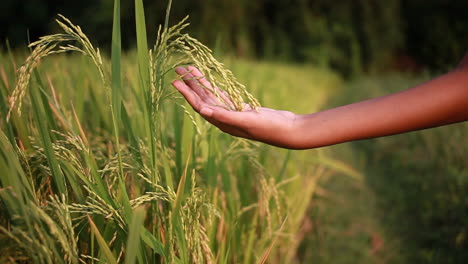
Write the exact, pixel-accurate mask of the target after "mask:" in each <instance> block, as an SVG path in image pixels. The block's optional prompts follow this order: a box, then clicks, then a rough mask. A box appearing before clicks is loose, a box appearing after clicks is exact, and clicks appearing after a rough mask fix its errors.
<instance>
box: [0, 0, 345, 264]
mask: <svg viewBox="0 0 468 264" xmlns="http://www.w3.org/2000/svg"><path fill="white" fill-rule="evenodd" d="M115 4H116V5H115V10H114V11H115V12H114V15H115V16H114V28H113V45H112V53H111V56H110V57H111V59H110V60H109V59H108V56H104V55H102V54H101V53H100V52H99V51H98V50H97V49H95V48H94V47H93V46H92V44H91V42H89V41H88V40H87V38H86V37H85V35H84V33H83V32H81V28H79V27H76V26H74V25H72V24H71V22H69V21H66V20H63V21H64V22H65V23H66V24H63V25H65V26H66V27H65V28H64V29H65V31H66V32H67V34H68V35H56V37H55V39H50V38H49V39H48V40H50V42H47V43H43V44H45V46H44V49H42V51H43V52H45V53H44V54H42V53H41V50H39V51H38V54H39V55H36V56H33V57H32V58H33V62H28V61H27V62H26V64H25V65H26V66H25V67H26V68H23V69H24V70H23V74H21V70H20V71H19V72H20V74H19V75H17V74H15V73H16V72H18V69H20V65H23V64H24V59H23V58H22V57H21V56H18V57H16V56H15V54H9V55H8V54H1V62H2V63H1V65H0V73H1V77H2V81H1V85H0V96H1V97H0V109H1V121H0V125H1V128H2V131H1V135H0V143H1V155H0V165H1V166H0V174H1V175H0V182H1V188H2V189H1V190H0V195H1V197H2V203H1V207H2V210H1V213H0V221H1V224H2V225H1V230H0V240H2V241H8V243H2V246H1V247H0V251H1V252H2V258H3V259H2V260H5V261H14V260H18V261H25V262H32V263H79V262H85V263H94V262H100V263H104V262H105V263H123V262H125V263H134V262H135V261H138V262H139V263H262V262H264V261H266V260H268V263H291V262H292V261H293V260H294V259H295V256H296V251H297V248H298V246H299V244H300V242H301V240H300V239H297V238H296V236H297V234H298V233H299V232H301V231H300V230H301V225H302V221H303V219H304V218H305V217H307V208H308V206H309V204H310V202H311V198H312V196H313V194H314V192H315V190H316V187H317V182H318V180H319V179H320V177H321V176H322V175H324V174H325V173H328V172H329V169H328V168H334V169H340V167H339V166H336V164H339V163H337V162H335V161H333V160H330V159H327V161H328V163H327V162H324V157H325V156H324V155H323V153H321V152H320V151H312V152H300V153H302V154H291V153H290V152H286V153H285V152H284V151H278V150H277V149H273V148H270V147H267V148H269V150H268V151H267V150H266V149H265V147H263V146H261V145H260V144H257V143H253V142H249V141H246V140H243V139H238V138H233V137H230V136H228V135H225V134H222V133H221V132H220V131H219V130H217V129H216V128H214V127H212V126H211V125H209V124H207V123H206V122H205V121H204V120H202V119H201V118H200V116H198V115H195V113H194V112H193V111H192V110H191V109H190V108H189V107H187V105H186V104H185V103H184V100H182V99H181V98H180V96H179V95H178V94H177V93H176V91H175V90H174V89H173V88H172V87H171V86H170V85H169V84H170V81H171V80H173V78H175V75H174V74H173V73H172V72H173V68H174V67H175V66H177V65H180V64H187V63H192V62H193V63H195V65H197V66H199V67H200V68H204V67H205V69H209V67H208V66H209V65H205V66H204V64H203V63H207V62H209V63H214V61H213V60H214V58H209V59H207V61H206V62H200V61H198V62H197V61H196V60H197V59H198V60H201V59H202V58H203V57H200V56H208V57H209V56H211V55H208V54H206V53H205V52H207V51H208V50H204V51H203V53H201V55H200V54H199V55H193V56H192V57H191V56H190V54H189V55H187V54H185V55H186V57H181V55H180V52H179V53H178V54H177V55H174V56H171V53H170V51H171V49H170V47H178V46H177V45H186V46H181V47H188V48H191V49H193V53H194V54H196V53H197V51H196V47H197V45H201V44H198V43H197V42H196V41H194V40H192V39H188V37H187V36H185V35H184V36H183V39H178V40H177V41H187V42H185V44H183V43H182V44H181V43H179V42H177V43H176V44H175V45H176V46H171V45H172V44H171V43H172V42H170V41H171V38H169V37H167V36H168V35H167V34H169V35H170V34H171V32H177V31H178V30H179V29H180V28H179V27H182V25H183V24H178V25H177V26H176V27H170V26H169V25H167V24H166V25H164V26H163V27H162V29H161V31H160V32H159V37H160V38H159V42H158V43H159V44H157V45H155V48H154V49H152V50H149V49H148V46H147V43H146V32H145V25H144V9H143V5H142V1H138V0H137V1H135V4H136V5H135V6H136V9H135V11H136V17H137V21H136V25H137V43H138V44H137V51H136V53H135V52H130V53H128V54H122V53H121V49H120V39H121V37H122V36H121V35H120V27H119V22H118V20H119V5H118V4H119V1H116V2H115ZM169 10H170V9H168V13H167V15H168V14H169ZM166 21H168V20H167V19H166ZM171 30H173V31H171ZM83 31H85V29H83ZM82 33H83V35H81V34H82ZM74 34H75V35H74ZM165 34H166V35H165ZM60 38H64V40H67V41H68V40H70V39H72V40H74V41H75V42H72V45H73V46H64V48H62V49H60V48H59V45H62V42H61V41H62V40H63V39H62V40H61V39H60ZM76 41H77V42H76ZM50 43H52V44H50ZM187 43H188V44H187ZM50 45H52V46H50ZM49 47H52V48H51V49H49ZM200 47H201V46H200ZM57 48H59V49H58V50H59V51H60V53H62V51H79V52H81V53H84V54H85V55H86V56H80V55H78V54H69V55H64V54H47V53H57V52H55V51H57ZM42 55H50V56H47V58H46V57H45V56H42ZM182 55H183V54H182ZM39 58H40V60H39ZM190 59H195V61H192V60H190ZM12 60H13V61H12ZM228 62H229V60H228ZM31 63H33V64H31ZM228 64H229V65H230V66H231V67H232V68H233V69H234V72H235V73H236V74H237V75H238V77H239V80H241V81H242V82H244V83H245V84H246V87H247V89H248V90H249V91H251V92H253V93H254V94H256V95H258V96H259V97H260V98H262V101H264V102H265V103H268V104H270V105H271V106H273V107H281V106H283V105H281V103H282V102H283V103H285V102H286V101H285V98H293V97H288V96H287V95H288V94H284V91H285V89H284V88H285V86H289V87H290V89H288V90H287V92H286V93H295V94H297V95H298V97H302V98H304V97H305V96H308V97H310V98H311V101H310V102H307V103H303V104H299V103H298V104H295V103H294V101H290V102H289V104H292V105H293V107H297V108H296V109H293V110H298V111H311V110H313V109H314V108H318V107H319V106H318V105H319V104H320V103H321V102H322V101H323V98H324V97H325V95H326V91H327V90H329V89H334V88H335V87H336V85H337V84H338V83H339V79H338V78H337V77H336V76H335V75H333V74H331V73H327V72H324V71H320V70H317V69H314V68H312V67H307V68H304V69H301V68H299V67H298V66H285V65H275V64H256V63H255V62H245V61H244V62H242V61H233V62H231V63H228ZM32 66H34V67H32ZM36 66H38V68H37V69H36V68H35V67H36ZM96 66H97V67H96ZM252 69H254V70H252ZM215 71H217V74H219V75H220V76H221V77H222V78H224V77H227V78H228V79H227V80H224V81H227V82H228V85H231V84H229V82H230V81H232V80H233V79H230V78H233V77H230V76H231V75H230V74H227V72H228V71H227V69H225V68H224V67H223V66H222V65H221V64H219V65H218V66H217V68H215ZM293 73H294V77H292V74H293ZM311 73H313V74H311ZM223 76H224V77H223ZM213 78H216V80H217V81H218V84H222V82H223V80H222V78H218V77H213ZM26 79H27V82H26ZM212 80H214V79H212ZM280 80H283V81H280ZM311 83H312V84H314V85H313V86H309V85H308V84H311ZM236 85H237V84H236ZM15 87H16V89H17V90H16V91H17V92H14V89H15ZM18 87H19V88H18ZM221 87H223V86H222V85H221ZM224 87H228V86H224ZM233 87H234V86H233ZM240 88H242V87H240ZM242 89H245V88H242ZM238 92H240V91H237V92H236V91H234V94H231V96H232V95H235V93H238ZM243 95H244V96H246V97H245V98H247V99H248V100H251V99H252V98H253V97H252V98H249V96H247V94H246V93H244V94H243ZM238 99H239V100H240V98H238ZM20 102H22V105H21V109H22V113H21V115H20V113H18V112H17V111H16V110H17V109H18V108H19V107H20V105H19V103H20ZM284 106H286V105H284ZM9 113H10V114H11V116H10V119H9V120H8V121H7V115H8V114H9ZM304 154H307V155H304ZM307 156H308V157H307ZM311 157H313V158H311ZM306 160H313V163H312V164H307V165H306V164H305V162H306ZM291 161H294V162H297V163H298V166H289V163H290V162H291ZM302 163H304V166H301V164H302ZM351 174H352V173H351Z"/></svg>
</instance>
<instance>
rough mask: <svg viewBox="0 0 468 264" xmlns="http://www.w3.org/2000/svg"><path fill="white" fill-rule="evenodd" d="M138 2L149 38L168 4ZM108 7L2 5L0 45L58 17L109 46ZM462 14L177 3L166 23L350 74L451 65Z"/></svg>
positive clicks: (393, 7)
mask: <svg viewBox="0 0 468 264" xmlns="http://www.w3.org/2000/svg"><path fill="white" fill-rule="evenodd" d="M144 2H145V7H146V10H147V21H148V23H147V27H148V30H149V31H148V32H150V36H152V37H153V38H154V37H155V34H156V29H157V25H159V24H160V23H161V22H162V19H163V17H162V16H161V14H163V13H164V8H165V5H166V1H154V0H151V1H149V0H147V1H144ZM112 5H113V1H112V0H82V1H71V2H70V1H63V0H42V1H38V0H22V1H16V0H3V1H2V8H1V10H0V38H1V39H0V43H1V44H0V45H2V46H5V43H6V40H8V42H9V43H10V45H12V46H14V47H21V45H24V44H25V43H27V42H28V41H29V40H28V35H29V38H30V40H31V41H32V40H35V39H37V38H38V37H39V36H41V35H44V34H46V33H50V32H55V31H54V30H55V28H54V27H55V26H56V25H55V23H53V19H54V18H56V14H58V13H61V14H63V15H65V16H67V17H69V18H70V19H72V21H74V22H75V23H77V24H79V25H81V26H82V27H83V28H86V30H87V32H88V34H89V35H90V36H91V39H93V40H94V41H95V42H97V43H99V46H101V47H108V46H109V45H108V43H109V42H110V39H111V25H112ZM132 5H133V1H123V2H122V20H123V23H122V24H123V26H122V34H123V36H124V38H123V42H124V46H125V47H126V48H127V49H128V48H132V47H134V39H135V37H134V35H135V33H134V32H135V28H134V26H133V24H132V21H134V12H133V6H132ZM466 10H468V1H465V0H451V1H445V0H410V1H403V0H388V1H378V0H357V1H348V0H334V1H327V0H256V1H251V0H199V1H188V0H178V1H175V3H174V6H173V8H172V19H173V21H179V20H180V19H181V18H183V17H184V16H186V15H187V14H188V15H190V16H191V18H190V22H191V24H192V26H191V27H190V30H191V33H192V34H193V35H195V36H196V37H198V38H199V39H201V40H202V41H204V42H205V43H207V44H208V45H209V46H211V47H218V48H220V50H223V51H224V52H227V53H230V54H234V55H236V56H242V57H250V58H262V59H269V60H282V61H295V62H309V63H313V64H316V65H321V66H324V67H328V68H332V69H334V70H336V71H338V72H339V73H341V74H342V75H344V76H353V75H356V74H359V73H361V72H371V73H372V72H381V71H384V70H389V69H390V70H404V71H419V70H421V69H422V68H427V69H430V70H434V71H440V70H446V69H447V68H448V67H450V66H453V65H454V64H455V63H456V61H457V60H458V59H459V58H460V57H461V56H462V54H463V53H464V52H465V50H466V47H467V46H468V34H467V33H468V32H467V31H468V16H467V15H466ZM151 33H153V34H151ZM150 43H152V39H151V38H150Z"/></svg>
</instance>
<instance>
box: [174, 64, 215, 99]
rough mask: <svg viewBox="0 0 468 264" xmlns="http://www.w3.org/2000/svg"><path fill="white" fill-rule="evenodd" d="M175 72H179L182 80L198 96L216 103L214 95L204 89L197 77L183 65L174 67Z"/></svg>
mask: <svg viewBox="0 0 468 264" xmlns="http://www.w3.org/2000/svg"><path fill="white" fill-rule="evenodd" d="M176 72H177V74H179V75H180V76H181V77H182V79H183V80H184V82H185V83H186V84H187V85H188V86H189V87H190V88H192V90H194V91H195V92H196V93H197V94H198V96H200V97H201V98H202V99H203V100H206V101H210V103H213V104H216V103H217V101H216V97H215V96H214V95H213V94H211V92H209V91H207V90H206V89H204V88H203V87H202V86H201V84H200V83H199V80H198V79H197V77H195V76H194V75H193V74H192V73H191V72H190V71H188V70H187V69H185V68H184V67H177V68H176Z"/></svg>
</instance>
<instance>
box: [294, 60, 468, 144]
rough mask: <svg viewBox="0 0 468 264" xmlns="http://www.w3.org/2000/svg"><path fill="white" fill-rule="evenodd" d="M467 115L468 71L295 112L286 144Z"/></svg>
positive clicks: (362, 135)
mask: <svg viewBox="0 0 468 264" xmlns="http://www.w3.org/2000/svg"><path fill="white" fill-rule="evenodd" d="M466 120H468V70H466V68H465V69H464V70H456V71H453V72H450V73H448V74H445V75H443V76H441V77H439V78H436V79H434V80H431V81H429V82H426V83H423V84H421V85H418V86H416V87H413V88H410V89H407V90H404V91H402V92H398V93H394V94H391V95H387V96H383V97H378V98H374V99H370V100H366V101H362V102H358V103H354V104H350V105H346V106H342V107H338V108H333V109H330V110H326V111H322V112H318V113H314V114H310V115H300V116H297V117H296V121H295V132H294V134H295V135H294V138H295V140H294V142H293V145H292V148H298V149H303V148H314V147H321V146H327V145H333V144H338V143H342V142H347V141H353V140H359V139H366V138H375V137H381V136H387V135H394V134H399V133H403V132H408V131H414V130H419V129H424V128H430V127H436V126H440V125H445V124H451V123H456V122H462V121H466Z"/></svg>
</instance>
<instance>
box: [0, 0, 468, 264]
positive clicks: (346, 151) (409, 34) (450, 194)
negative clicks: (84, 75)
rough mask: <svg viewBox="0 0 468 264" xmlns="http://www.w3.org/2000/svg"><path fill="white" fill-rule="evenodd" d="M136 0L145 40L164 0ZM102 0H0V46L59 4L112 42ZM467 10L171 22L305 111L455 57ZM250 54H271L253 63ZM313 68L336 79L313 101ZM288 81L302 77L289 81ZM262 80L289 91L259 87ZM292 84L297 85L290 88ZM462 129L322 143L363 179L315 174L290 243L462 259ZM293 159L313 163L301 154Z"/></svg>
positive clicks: (278, 14) (413, 7)
mask: <svg viewBox="0 0 468 264" xmlns="http://www.w3.org/2000/svg"><path fill="white" fill-rule="evenodd" d="M144 2H145V8H146V20H147V27H148V32H149V41H148V42H149V43H154V38H155V35H156V31H157V25H159V24H160V23H162V22H163V21H162V20H163V16H162V15H161V14H164V9H165V6H166V1H159V0H158V1H154V0H153V1H144ZM112 6H113V0H82V1H60V0H42V1H39V0H22V1H16V0H3V1H2V8H1V9H0V46H2V47H3V48H5V49H6V48H7V47H6V46H7V45H10V46H11V47H12V48H13V49H19V50H22V49H24V47H25V46H24V45H25V44H26V43H28V42H29V40H28V38H29V39H30V40H31V41H33V40H35V39H37V38H38V37H39V36H42V35H45V34H48V33H55V32H57V31H58V30H57V29H56V24H55V23H54V22H53V20H54V18H56V15H57V14H58V13H60V14H63V15H65V16H67V17H69V18H70V19H71V20H72V21H73V22H74V23H76V24H78V25H80V26H81V27H82V28H83V29H84V30H85V32H86V33H87V34H88V35H89V36H90V38H91V39H92V41H93V43H97V44H98V46H99V47H100V48H102V49H104V50H105V49H106V48H107V47H110V45H109V42H110V39H111V32H112V30H111V27H112ZM467 10H468V1H466V0H450V1H447V0H409V1H403V0H388V1H378V0H355V1H348V0H334V1H327V0H295V1H293V0H255V1H252V0H199V1H188V0H176V1H174V5H173V8H172V16H171V20H172V23H171V24H174V22H176V21H179V20H180V19H181V18H183V17H185V16H186V15H190V17H191V18H190V23H191V24H192V25H191V27H190V28H189V30H190V33H191V34H192V35H194V36H196V37H197V38H199V39H200V40H202V41H203V42H204V43H206V44H207V45H208V46H210V47H212V48H213V49H214V50H215V52H217V53H224V55H230V56H226V57H225V58H230V59H231V60H232V61H229V59H228V60H227V61H228V62H227V65H228V66H229V67H230V68H232V69H233V71H234V72H235V73H236V74H237V75H238V76H241V80H242V81H245V82H247V83H248V84H250V88H255V90H258V93H259V95H260V98H261V99H262V101H263V102H268V103H270V105H269V106H272V107H278V108H285V109H290V110H293V111H302V112H312V111H316V110H318V109H309V108H308V107H309V106H310V105H314V106H316V105H320V107H322V106H324V107H334V106H338V105H343V104H347V103H351V102H354V101H358V100H363V99H366V98H369V97H375V96H380V95H384V94H388V93H390V92H395V91H398V90H401V89H404V88H406V87H411V86H413V85H416V84H418V83H420V82H422V81H425V80H428V79H430V78H431V77H433V76H434V75H435V73H440V72H443V71H446V70H447V69H449V68H450V67H453V66H454V65H456V64H457V63H458V61H459V60H460V58H461V57H462V55H463V53H464V52H466V51H467V50H468V16H467V15H466V14H467ZM133 21H134V9H133V1H122V36H123V44H124V47H125V48H126V49H128V50H133V49H134V48H135V43H134V41H135V28H134V24H133ZM28 36H29V37H28ZM238 58H243V59H245V58H246V59H248V60H238ZM250 59H253V60H250ZM256 59H259V60H268V61H270V62H268V64H263V63H261V64H258V63H257V62H256ZM239 61H240V62H241V64H239ZM283 62H288V63H290V62H294V63H305V64H307V65H308V67H309V66H310V65H313V66H314V67H316V66H319V67H321V68H323V69H320V70H317V69H315V68H314V70H312V69H311V68H305V67H303V66H302V65H303V64H301V65H300V66H295V67H294V68H290V67H289V65H287V64H283ZM238 64H239V65H238ZM244 64H248V67H244V66H245V65H244ZM273 68H274V69H278V72H276V71H273V70H271V69H273ZM324 69H325V70H324ZM327 69H331V70H332V71H331V72H332V73H333V74H334V73H339V74H340V75H341V77H345V78H349V77H352V78H350V80H347V81H343V80H342V79H341V78H337V79H335V78H322V77H324V76H327V74H326V73H330V71H327ZM426 70H429V71H426ZM257 71H259V72H257ZM262 71H263V72H266V73H265V74H264V75H262V74H260V73H261V72H262ZM289 71H290V72H289ZM398 71H399V72H400V73H397V74H394V73H389V72H398ZM311 72H314V73H315V74H317V76H314V77H313V79H314V80H315V82H314V83H313V84H311V87H310V88H311V89H312V88H314V89H316V87H318V86H325V85H323V83H325V84H327V85H326V86H327V87H334V89H331V88H327V89H328V90H327V92H326V93H327V95H326V96H325V95H322V93H319V92H317V91H316V90H314V91H312V90H308V91H306V92H308V93H309V94H314V95H315V96H316V97H317V98H312V99H311V100H309V99H310V98H309V97H308V96H307V95H308V94H307V93H306V96H305V98H307V100H304V91H303V90H301V89H308V88H309V87H306V85H310V82H311V81H308V79H307V80H306V79H305V78H304V79H301V76H309V75H311ZM401 72H408V73H410V74H406V73H401ZM280 73H281V74H280ZM286 76H290V78H291V80H288V79H287V77H286ZM249 78H251V79H249ZM321 78H322V79H321ZM298 79H301V80H300V81H302V82H304V85H295V84H296V81H298ZM268 81H269V82H271V85H273V84H276V85H278V86H284V87H288V89H284V88H283V87H280V88H281V89H282V90H280V88H277V89H276V88H275V90H271V89H270V90H267V92H265V90H266V89H264V90H261V89H260V88H261V87H260V86H264V85H265V84H266V83H267V82H268ZM290 84H291V85H290ZM328 84H331V85H328ZM265 86H266V85H265ZM267 87H268V88H270V87H269V86H267ZM291 87H292V89H289V88H291ZM304 87H305V88H304ZM263 88H266V87H263ZM272 91H274V92H272ZM323 93H325V92H323ZM297 95H299V96H303V97H302V98H300V100H297V98H298V97H299V96H297ZM329 98H332V99H329ZM313 100H315V101H320V103H318V102H314V103H311V101H313ZM325 100H328V102H326V103H322V101H325ZM294 107H295V108H296V109H293V108H294ZM322 108H323V107H322ZM466 131H467V124H457V125H452V126H448V127H444V128H438V129H432V130H427V131H422V132H415V133H410V134H406V135H399V136H394V137H386V138H381V139H376V140H366V141H361V142H354V143H351V144H343V145H339V146H333V147H330V148H326V149H325V150H324V151H325V152H327V153H330V155H334V156H336V158H337V159H340V160H343V161H344V162H345V163H346V164H349V165H350V166H352V167H355V168H357V169H358V170H359V171H361V172H363V174H364V175H365V177H364V181H362V182H357V181H355V180H350V179H348V178H344V177H340V176H339V175H335V176H330V177H327V178H324V179H323V180H322V183H321V186H320V188H319V189H318V190H317V197H316V198H317V202H314V203H313V206H311V208H309V209H308V210H309V211H310V212H309V214H310V215H311V216H312V217H311V218H310V219H305V220H304V223H303V228H304V233H306V234H310V235H307V237H306V238H304V240H305V242H303V243H302V244H301V245H300V251H299V253H300V254H299V256H298V259H299V260H300V261H301V262H302V263H309V262H311V261H314V262H313V263H465V261H466V259H468V220H467V219H468V215H467V214H468V199H467V197H468V166H467V165H468V143H467V142H468V141H467V139H466ZM266 149H267V150H268V151H270V150H271V149H270V148H269V147H267V148H266ZM271 152H273V151H271ZM300 153H302V152H300ZM302 154H304V153H302ZM304 156H306V155H305V154H304ZM304 159H306V158H304ZM303 163H304V164H306V165H309V161H308V160H307V161H304V162H303ZM311 249H312V250H311ZM336 253H339V254H336Z"/></svg>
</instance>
